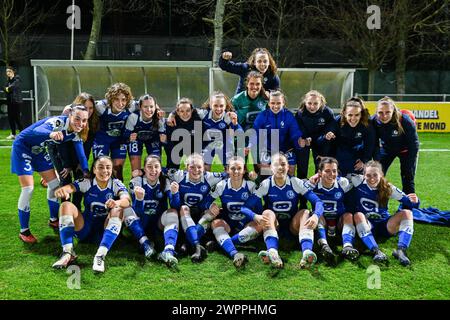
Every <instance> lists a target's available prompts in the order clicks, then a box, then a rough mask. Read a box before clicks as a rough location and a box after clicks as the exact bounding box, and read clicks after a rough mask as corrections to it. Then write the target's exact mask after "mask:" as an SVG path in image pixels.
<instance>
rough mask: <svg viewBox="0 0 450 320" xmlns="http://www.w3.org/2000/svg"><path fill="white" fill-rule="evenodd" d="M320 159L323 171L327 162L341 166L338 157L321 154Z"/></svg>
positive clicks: (319, 167)
mask: <svg viewBox="0 0 450 320" xmlns="http://www.w3.org/2000/svg"><path fill="white" fill-rule="evenodd" d="M319 159H320V162H319V166H318V169H319V171H323V169H324V168H325V165H326V164H336V167H337V168H339V162H338V161H337V160H336V158H333V157H320V156H319Z"/></svg>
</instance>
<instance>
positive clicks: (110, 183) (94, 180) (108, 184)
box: [92, 177, 113, 191]
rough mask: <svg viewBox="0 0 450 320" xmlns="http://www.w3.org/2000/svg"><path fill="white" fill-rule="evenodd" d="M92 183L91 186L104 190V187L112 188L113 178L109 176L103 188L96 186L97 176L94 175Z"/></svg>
mask: <svg viewBox="0 0 450 320" xmlns="http://www.w3.org/2000/svg"><path fill="white" fill-rule="evenodd" d="M92 185H93V186H97V188H99V189H100V190H102V191H103V190H106V189H108V188H109V189H112V188H113V179H112V178H109V181H108V183H107V185H106V187H105V188H104V189H102V188H100V187H99V186H98V183H97V178H96V177H94V179H92Z"/></svg>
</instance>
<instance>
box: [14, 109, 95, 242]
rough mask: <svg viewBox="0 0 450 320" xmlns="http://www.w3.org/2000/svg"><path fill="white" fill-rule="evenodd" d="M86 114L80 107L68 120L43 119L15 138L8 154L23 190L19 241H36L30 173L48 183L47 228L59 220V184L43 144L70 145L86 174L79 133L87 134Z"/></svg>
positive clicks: (64, 118)
mask: <svg viewBox="0 0 450 320" xmlns="http://www.w3.org/2000/svg"><path fill="white" fill-rule="evenodd" d="M87 123H88V111H87V110H86V108H85V107H84V106H82V105H77V106H74V107H73V108H72V111H71V113H70V115H69V116H56V117H50V118H45V119H42V120H40V121H38V122H36V123H35V124H32V125H31V126H29V127H28V128H26V129H25V130H23V131H22V132H20V134H19V135H18V136H17V137H16V139H15V140H14V143H13V146H12V150H11V172H12V173H15V174H17V176H18V177H19V184H20V187H21V188H22V190H21V193H20V197H19V203H18V211H19V221H20V234H19V238H20V239H21V240H22V241H24V242H26V243H35V242H36V241H37V239H36V238H35V237H34V235H33V234H32V233H31V231H30V226H29V221H30V202H31V197H32V195H33V188H34V180H33V171H37V172H38V173H39V175H40V176H41V177H42V178H43V179H44V180H45V181H46V182H47V185H48V188H47V201H48V206H49V209H50V221H49V225H50V226H52V225H51V224H53V223H55V221H56V220H57V219H58V209H59V203H58V201H57V199H56V197H55V193H54V192H55V189H56V188H58V186H59V180H58V178H57V176H56V172H55V169H54V168H53V164H52V162H51V160H50V156H49V155H48V153H47V151H46V143H47V142H48V141H53V142H56V143H66V142H68V141H73V142H74V146H75V150H76V154H77V157H78V161H79V162H80V164H81V168H82V170H83V171H84V172H87V171H88V162H87V159H86V156H85V154H84V150H83V142H82V139H81V137H80V135H81V134H82V131H83V130H85V131H87V130H88V129H87Z"/></svg>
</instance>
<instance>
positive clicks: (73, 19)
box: [70, 0, 75, 60]
mask: <svg viewBox="0 0 450 320" xmlns="http://www.w3.org/2000/svg"><path fill="white" fill-rule="evenodd" d="M74 36H75V0H72V38H71V41H70V60H73V42H74V41H73V39H74Z"/></svg>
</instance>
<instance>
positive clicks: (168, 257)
mask: <svg viewBox="0 0 450 320" xmlns="http://www.w3.org/2000/svg"><path fill="white" fill-rule="evenodd" d="M158 260H160V261H162V262H164V263H165V264H166V265H167V266H168V267H169V268H175V267H176V266H177V264H178V259H177V258H175V257H174V256H173V254H172V252H170V251H168V250H164V251H163V252H161V253H160V254H159V255H158Z"/></svg>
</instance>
